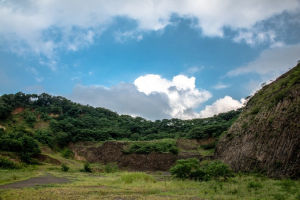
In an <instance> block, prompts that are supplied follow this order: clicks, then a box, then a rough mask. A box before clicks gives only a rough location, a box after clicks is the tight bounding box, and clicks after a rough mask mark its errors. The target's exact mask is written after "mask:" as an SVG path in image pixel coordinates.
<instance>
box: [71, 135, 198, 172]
mask: <svg viewBox="0 0 300 200" xmlns="http://www.w3.org/2000/svg"><path fill="white" fill-rule="evenodd" d="M125 145H127V143H126V142H114V141H108V142H105V143H104V144H102V145H100V146H95V145H92V144H79V143H78V144H72V145H70V149H71V150H72V151H73V152H74V156H75V159H77V160H86V161H88V162H100V163H104V164H107V163H111V162H114V163H117V164H118V166H119V167H121V168H127V169H133V170H141V171H143V170H149V171H155V170H161V171H166V170H169V168H170V167H171V166H173V165H174V164H175V162H176V160H178V159H186V158H191V157H194V158H198V159H199V160H202V159H203V157H202V156H201V155H200V154H199V153H189V152H186V153H179V154H178V155H175V154H172V153H156V152H152V153H150V154H136V153H132V154H126V153H123V149H124V146H125Z"/></svg>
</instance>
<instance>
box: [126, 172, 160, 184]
mask: <svg viewBox="0 0 300 200" xmlns="http://www.w3.org/2000/svg"><path fill="white" fill-rule="evenodd" d="M121 181H122V182H124V183H126V184H130V183H133V182H152V183H154V182H155V179H154V178H153V176H151V175H149V174H146V173H143V172H133V173H124V174H122V175H121Z"/></svg>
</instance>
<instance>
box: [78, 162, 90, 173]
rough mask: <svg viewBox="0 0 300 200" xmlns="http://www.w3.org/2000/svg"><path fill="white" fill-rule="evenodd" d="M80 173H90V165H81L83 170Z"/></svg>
mask: <svg viewBox="0 0 300 200" xmlns="http://www.w3.org/2000/svg"><path fill="white" fill-rule="evenodd" d="M80 171H81V172H89V173H91V172H92V168H91V166H90V163H85V164H84V165H83V169H81V170H80Z"/></svg>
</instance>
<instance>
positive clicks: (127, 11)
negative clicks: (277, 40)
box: [0, 0, 299, 58]
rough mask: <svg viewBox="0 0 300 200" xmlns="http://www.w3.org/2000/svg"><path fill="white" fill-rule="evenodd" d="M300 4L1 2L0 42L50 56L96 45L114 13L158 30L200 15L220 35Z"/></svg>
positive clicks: (275, 0)
mask: <svg viewBox="0 0 300 200" xmlns="http://www.w3.org/2000/svg"><path fill="white" fill-rule="evenodd" d="M297 8H299V1H298V0H289V1H282V0H260V1H236V0H222V1H220V0H210V1H206V0H185V1H182V0H161V1H156V0H114V1H106V0H86V1H80V0H64V1H60V0H51V1H49V0H39V1H35V0H24V1H13V0H11V1H1V2H0V27H2V28H1V29H0V38H1V39H0V43H3V42H5V41H6V42H7V44H10V47H9V48H10V49H11V50H14V51H19V52H26V51H27V50H28V49H30V50H31V51H32V52H35V53H36V54H43V55H46V56H47V57H50V58H51V57H52V56H53V54H55V51H56V49H57V48H66V49H68V50H71V51H77V50H78V49H79V48H82V47H84V46H86V45H90V44H92V43H93V41H94V38H95V37H96V36H97V35H99V34H100V33H101V32H102V31H103V30H104V29H105V28H106V27H107V26H109V24H111V22H112V21H113V20H114V19H115V18H116V17H127V18H129V19H132V20H135V21H136V22H137V30H140V31H157V30H161V29H163V28H164V27H166V26H167V25H168V24H170V23H171V21H170V18H171V16H172V15H174V14H176V15H177V16H180V17H185V18H193V19H196V27H199V28H201V30H202V32H203V34H204V35H206V36H218V37H222V36H223V34H224V33H223V28H224V27H229V28H231V29H233V30H240V29H243V30H244V29H245V30H247V29H251V27H253V26H254V25H255V24H256V23H257V22H259V21H262V20H266V19H268V18H270V17H271V16H274V15H276V14H280V13H282V12H283V11H286V12H292V11H294V10H295V9H297ZM263 37H264V36H263ZM138 38H141V36H138ZM242 38H244V39H247V37H242V36H240V39H242ZM250 38H251V37H250ZM237 40H239V39H237ZM247 40H249V39H247Z"/></svg>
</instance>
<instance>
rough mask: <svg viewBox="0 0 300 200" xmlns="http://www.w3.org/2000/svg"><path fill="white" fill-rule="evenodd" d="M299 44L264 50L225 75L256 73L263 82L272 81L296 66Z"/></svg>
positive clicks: (299, 55) (298, 57)
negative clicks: (256, 56)
mask: <svg viewBox="0 0 300 200" xmlns="http://www.w3.org/2000/svg"><path fill="white" fill-rule="evenodd" d="M299 52H300V44H295V45H285V46H275V47H273V48H270V49H267V50H264V51H263V52H262V53H261V54H260V56H259V57H258V58H257V59H256V60H254V61H252V62H250V63H248V64H247V65H245V66H241V67H239V68H236V69H234V70H231V71H229V72H228V73H227V76H231V77H232V76H239V75H242V74H248V73H256V74H259V75H260V76H261V77H262V78H263V79H264V80H267V79H270V78H271V79H273V78H275V77H276V76H278V75H280V74H282V73H283V72H285V71H287V70H288V69H289V68H291V67H293V66H295V65H296V63H297V60H299V59H300V54H299Z"/></svg>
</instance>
